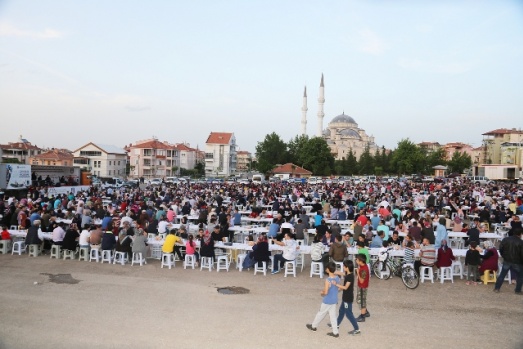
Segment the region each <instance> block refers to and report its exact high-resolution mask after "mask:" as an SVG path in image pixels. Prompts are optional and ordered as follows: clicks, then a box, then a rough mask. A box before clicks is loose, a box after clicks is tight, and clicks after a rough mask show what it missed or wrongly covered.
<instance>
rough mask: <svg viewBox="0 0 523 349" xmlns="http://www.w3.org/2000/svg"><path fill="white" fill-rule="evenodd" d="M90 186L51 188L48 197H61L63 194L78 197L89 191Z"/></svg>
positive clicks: (48, 190)
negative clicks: (81, 193)
mask: <svg viewBox="0 0 523 349" xmlns="http://www.w3.org/2000/svg"><path fill="white" fill-rule="evenodd" d="M90 189H91V186H90V185H76V186H73V187H50V188H47V195H61V194H69V193H71V194H73V195H76V194H78V193H79V192H82V191H87V192H88V191H89V190H90Z"/></svg>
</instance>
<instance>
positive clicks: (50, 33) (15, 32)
mask: <svg viewBox="0 0 523 349" xmlns="http://www.w3.org/2000/svg"><path fill="white" fill-rule="evenodd" d="M64 36H65V34H64V33H63V32H60V31H58V30H54V29H49V28H46V29H44V30H41V31H32V30H23V29H19V28H17V27H15V26H14V25H12V24H10V23H0V37H14V38H30V39H39V40H48V39H59V38H62V37H64Z"/></svg>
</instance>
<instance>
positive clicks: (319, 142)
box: [302, 137, 334, 176]
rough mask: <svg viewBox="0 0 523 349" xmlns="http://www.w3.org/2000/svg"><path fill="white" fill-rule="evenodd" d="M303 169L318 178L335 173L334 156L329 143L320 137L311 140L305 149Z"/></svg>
mask: <svg viewBox="0 0 523 349" xmlns="http://www.w3.org/2000/svg"><path fill="white" fill-rule="evenodd" d="M302 156H303V167H304V168H306V169H307V170H309V171H312V173H313V174H315V175H318V176H329V175H331V174H332V173H333V172H334V156H332V154H331V150H330V148H329V145H328V144H327V142H326V141H325V140H324V139H323V138H320V137H314V138H311V139H309V141H308V142H307V143H306V145H305V147H304V149H303V154H302Z"/></svg>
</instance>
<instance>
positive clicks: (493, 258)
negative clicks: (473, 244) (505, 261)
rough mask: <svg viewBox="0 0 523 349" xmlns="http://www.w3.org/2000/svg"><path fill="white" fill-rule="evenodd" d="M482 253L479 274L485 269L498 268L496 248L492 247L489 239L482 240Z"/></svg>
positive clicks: (495, 269) (494, 270) (493, 269)
mask: <svg viewBox="0 0 523 349" xmlns="http://www.w3.org/2000/svg"><path fill="white" fill-rule="evenodd" d="M483 248H484V249H483V251H484V253H483V254H482V255H480V258H481V264H480V266H479V275H483V273H484V272H485V270H491V271H493V272H496V271H497V270H498V259H499V254H498V250H497V249H496V248H495V247H494V245H493V244H492V242H491V241H489V240H486V241H484V242H483Z"/></svg>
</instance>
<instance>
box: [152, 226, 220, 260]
mask: <svg viewBox="0 0 523 349" xmlns="http://www.w3.org/2000/svg"><path fill="white" fill-rule="evenodd" d="M176 233H177V230H176V229H171V230H170V231H169V234H167V236H166V237H165V241H164V243H163V246H162V252H163V253H165V254H170V253H176V254H177V255H178V257H179V258H180V259H181V260H183V258H184V257H183V255H182V251H181V249H180V248H181V247H180V246H177V244H179V243H181V242H182V239H181V238H180V237H179V236H177V235H176ZM209 236H210V234H209Z"/></svg>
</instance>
